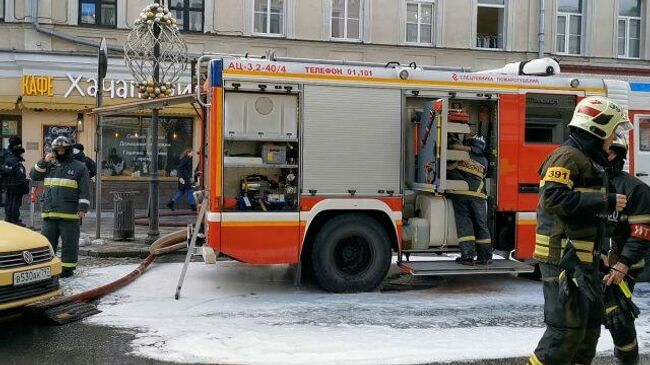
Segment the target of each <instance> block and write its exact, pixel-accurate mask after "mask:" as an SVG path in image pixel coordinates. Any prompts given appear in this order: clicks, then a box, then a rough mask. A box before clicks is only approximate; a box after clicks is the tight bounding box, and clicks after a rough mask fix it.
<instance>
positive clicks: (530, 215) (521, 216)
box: [516, 212, 537, 224]
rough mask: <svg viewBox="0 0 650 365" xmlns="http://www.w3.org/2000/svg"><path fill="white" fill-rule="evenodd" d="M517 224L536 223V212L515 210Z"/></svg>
mask: <svg viewBox="0 0 650 365" xmlns="http://www.w3.org/2000/svg"><path fill="white" fill-rule="evenodd" d="M516 218H517V224H537V213H535V212H517V215H516Z"/></svg>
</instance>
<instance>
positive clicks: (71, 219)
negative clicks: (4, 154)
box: [30, 136, 90, 277]
mask: <svg viewBox="0 0 650 365" xmlns="http://www.w3.org/2000/svg"><path fill="white" fill-rule="evenodd" d="M51 147H52V152H49V153H47V154H46V155H45V158H43V159H42V160H40V161H38V162H37V163H36V165H35V166H34V167H33V168H32V171H31V174H30V175H31V177H32V179H33V180H35V181H44V185H45V187H46V190H45V193H44V196H45V202H44V203H43V212H42V213H41V216H42V217H43V229H42V230H41V233H43V235H44V236H45V237H47V239H48V241H50V244H51V245H52V248H54V251H56V249H57V247H58V245H59V237H60V238H61V241H62V243H63V248H62V249H61V261H62V266H63V271H62V273H61V276H62V277H66V276H71V275H72V274H73V272H74V269H75V268H76V267H77V259H78V255H79V235H80V222H81V219H82V218H83V217H84V215H85V214H86V212H88V208H89V207H90V200H89V199H90V177H89V176H88V169H87V168H86V165H85V164H83V163H81V162H79V161H77V160H75V159H74V157H73V155H72V144H71V143H70V140H68V138H66V137H63V136H60V137H57V138H56V139H54V141H52V146H51Z"/></svg>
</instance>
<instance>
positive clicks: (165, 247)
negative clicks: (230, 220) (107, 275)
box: [30, 229, 187, 324]
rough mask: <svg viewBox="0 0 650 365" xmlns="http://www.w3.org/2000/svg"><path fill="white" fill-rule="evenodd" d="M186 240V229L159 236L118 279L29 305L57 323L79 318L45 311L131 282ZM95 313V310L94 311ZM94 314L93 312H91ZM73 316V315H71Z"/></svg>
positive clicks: (86, 298) (90, 298) (111, 290)
mask: <svg viewBox="0 0 650 365" xmlns="http://www.w3.org/2000/svg"><path fill="white" fill-rule="evenodd" d="M186 241H187V230H185V229H184V230H179V231H176V232H172V233H169V234H167V235H165V236H163V237H160V238H159V239H157V240H156V241H155V242H154V243H153V244H152V245H151V246H150V247H149V256H147V257H146V258H145V259H144V261H142V263H140V265H139V266H138V267H137V268H136V269H135V270H133V271H131V272H130V273H128V274H127V275H125V276H123V277H122V278H120V279H117V280H115V281H113V282H111V283H108V284H105V285H102V286H100V287H98V288H95V289H91V290H87V291H85V292H81V293H78V294H74V295H69V296H64V297H59V298H56V299H53V300H50V301H47V302H43V303H38V304H35V305H33V306H31V307H30V309H31V310H32V311H35V312H39V313H41V314H42V313H45V315H46V316H47V317H50V318H49V319H50V320H53V321H55V322H56V323H58V324H64V323H68V322H71V321H72V320H76V319H81V318H83V317H85V316H86V315H83V316H78V318H74V319H70V318H65V320H60V318H53V317H54V316H53V315H49V314H48V313H47V311H48V310H50V309H52V308H55V307H58V306H63V305H67V304H71V303H75V302H77V303H79V302H90V301H93V300H96V299H99V298H101V297H103V296H105V295H106V294H109V293H112V292H114V291H116V290H118V289H120V288H122V287H124V286H126V285H128V284H130V283H131V282H133V281H134V280H135V279H137V278H138V277H140V275H142V274H143V273H144V272H145V271H147V269H148V268H149V267H150V266H151V264H153V262H154V261H155V260H156V258H157V257H158V256H162V255H165V254H168V253H171V252H174V251H177V250H180V249H182V248H185V247H187V245H186ZM95 313H97V312H95ZM93 314H94V313H93ZM56 316H57V317H60V316H61V315H60V313H57V315H56ZM71 316H74V315H71Z"/></svg>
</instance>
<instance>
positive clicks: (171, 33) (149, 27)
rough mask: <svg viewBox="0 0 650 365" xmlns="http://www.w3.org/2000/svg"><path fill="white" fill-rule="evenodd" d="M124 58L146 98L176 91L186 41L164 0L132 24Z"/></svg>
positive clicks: (154, 179) (154, 186) (154, 206)
mask: <svg viewBox="0 0 650 365" xmlns="http://www.w3.org/2000/svg"><path fill="white" fill-rule="evenodd" d="M124 59H125V61H126V65H127V66H128V67H129V69H130V70H131V73H132V74H133V77H134V78H135V80H136V82H137V83H138V92H139V93H140V96H141V97H142V98H143V99H158V98H166V97H169V96H171V95H173V94H174V88H175V86H176V85H175V83H176V81H178V79H179V78H180V77H181V75H182V74H183V72H184V71H185V70H186V69H187V62H188V59H187V44H185V41H184V40H183V38H182V37H181V35H180V32H179V30H178V26H177V25H176V19H175V18H174V16H173V15H172V14H171V12H170V11H169V9H168V8H167V7H166V6H165V4H164V1H161V2H160V3H153V4H151V5H148V6H147V7H145V8H144V9H143V10H142V12H141V13H140V16H139V18H138V19H136V21H135V22H134V24H133V30H131V32H130V33H129V35H128V37H127V41H126V45H125V46H124ZM158 114H159V110H158V108H155V109H153V111H152V113H151V135H150V136H149V137H150V138H151V154H150V156H151V164H150V169H149V170H150V171H151V173H150V189H149V232H148V234H147V236H148V237H147V238H148V240H150V241H153V240H155V239H157V238H158V236H159V235H160V232H159V230H158V185H159V183H160V178H159V176H158Z"/></svg>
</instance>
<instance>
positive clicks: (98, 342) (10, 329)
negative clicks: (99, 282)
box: [0, 256, 650, 365]
mask: <svg viewBox="0 0 650 365" xmlns="http://www.w3.org/2000/svg"><path fill="white" fill-rule="evenodd" d="M182 258H183V257H182V256H167V257H164V258H163V260H162V261H165V262H179V261H181V260H182ZM81 261H82V264H84V265H88V266H110V265H114V264H116V263H118V262H119V263H121V264H125V263H136V262H139V260H137V259H119V260H118V259H97V258H82V260H81ZM441 280H442V281H444V279H434V278H430V279H429V280H428V281H431V282H428V281H427V282H426V283H424V284H427V285H424V286H430V285H436V282H438V281H441ZM408 289H418V287H415V286H414V287H409V288H401V290H408ZM3 315H4V316H3ZM136 334H137V332H135V331H133V330H129V331H125V330H121V329H114V328H111V327H103V326H97V325H91V324H86V323H84V322H83V321H81V322H75V323H71V324H68V325H64V326H50V325H47V324H43V323H41V322H39V321H38V320H37V318H32V317H30V316H25V315H23V316H18V317H17V318H11V317H7V313H4V314H0V365H9V364H11V365H13V364H21V365H22V364H27V365H30V364H48V365H49V364H66V365H68V364H70V365H74V364H84V365H85V364H111V365H112V364H173V363H171V362H163V361H158V360H150V359H146V358H142V357H137V356H133V355H131V354H130V345H129V344H130V343H131V342H132V341H133V340H134V338H135V336H136ZM606 335H607V334H606ZM525 362H526V359H525V358H507V359H498V360H483V361H469V362H453V363H444V364H450V365H468V364H477V365H510V364H525ZM434 364H435V365H438V364H442V363H431V365H434ZM594 364H597V365H604V364H616V362H615V361H614V359H613V358H612V357H603V358H599V359H597V360H596V361H595V362H594ZM641 364H650V354H647V355H644V356H643V357H642V360H641Z"/></svg>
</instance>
